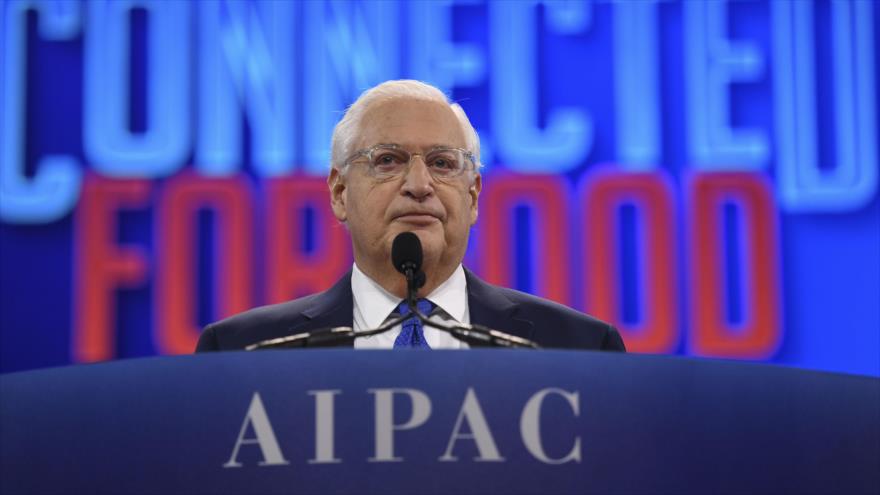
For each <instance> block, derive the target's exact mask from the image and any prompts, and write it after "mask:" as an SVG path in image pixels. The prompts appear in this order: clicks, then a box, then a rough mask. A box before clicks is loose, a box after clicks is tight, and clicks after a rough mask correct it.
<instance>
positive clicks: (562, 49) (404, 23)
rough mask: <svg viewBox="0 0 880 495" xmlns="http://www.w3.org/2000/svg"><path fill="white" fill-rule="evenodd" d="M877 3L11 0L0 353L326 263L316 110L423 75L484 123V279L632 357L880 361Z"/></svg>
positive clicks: (326, 277)
mask: <svg viewBox="0 0 880 495" xmlns="http://www.w3.org/2000/svg"><path fill="white" fill-rule="evenodd" d="M878 12H880V8H878V6H877V5H876V4H874V2H871V1H859V0H843V1H833V2H825V1H821V2H815V3H814V2H808V1H796V2H795V1H792V2H788V1H778V2H763V1H747V2H725V1H714V2H702V1H694V2H683V3H678V2H671V1H668V2H653V1H644V2H642V1H621V2H606V1H595V2H535V1H521V2H497V3H496V2H478V1H461V2H451V1H447V2H413V3H404V2H393V1H381V2H375V3H370V2H348V1H344V2H293V1H290V2H287V1H272V2H269V1H267V2H245V1H199V2H192V3H189V2H176V1H164V0H163V1H146V0H139V1H135V0H132V1H128V0H118V1H117V0H114V1H88V2H66V1H57V2H56V1H38V0H31V1H28V0H24V1H17V0H4V1H3V2H2V16H3V18H2V22H3V24H2V37H0V38H2V50H0V51H2V77H0V81H2V94H0V97H2V118H3V120H2V155H0V159H2V161H0V248H2V249H0V271H2V273H0V305H2V306H0V358H2V359H0V363H2V371H13V370H22V369H28V368H36V367H42V366H53V365H64V364H68V363H82V362H91V361H100V360H108V359H117V358H127V357H135V356H147V355H154V354H175V353H187V352H191V351H192V349H193V347H194V345H195V342H196V339H197V338H198V334H199V331H200V328H201V327H202V326H203V325H205V324H206V323H208V322H211V321H214V320H217V319H219V318H222V317H224V316H228V315H230V314H233V313H235V312H238V311H242V310H245V309H247V308H250V307H253V306H257V305H261V304H267V303H272V302H278V301H283V300H287V299H290V298H294V297H297V296H300V295H303V294H306V293H310V292H313V291H317V290H320V289H322V288H325V287H327V286H328V285H329V284H330V283H331V282H333V281H334V280H335V279H336V278H337V277H338V276H339V275H341V274H343V273H344V272H345V271H347V270H348V269H349V268H350V266H351V262H352V260H351V252H350V247H349V240H348V236H347V233H346V231H345V228H344V227H342V226H340V225H339V224H337V223H336V222H335V220H334V219H333V218H332V216H331V215H330V212H329V207H328V196H327V190H326V186H325V184H324V176H325V174H326V171H327V167H328V148H329V142H330V134H331V131H332V128H333V125H334V124H335V123H336V121H337V120H338V119H339V118H340V116H341V115H342V112H343V111H344V109H345V108H346V106H347V105H349V104H350V103H351V102H352V101H353V100H354V99H355V98H356V97H357V95H358V94H359V93H360V92H361V91H363V90H364V89H366V88H369V87H370V86H372V85H374V84H377V83H379V82H381V81H384V80H387V79H397V78H413V79H421V80H424V81H428V82H430V83H432V84H435V85H437V86H438V87H440V88H442V89H443V90H444V91H446V92H447V93H448V94H449V95H450V96H451V97H452V98H453V99H454V100H455V101H457V102H459V103H460V104H461V105H462V106H463V107H464V108H465V110H466V111H467V112H468V115H469V116H470V118H471V120H472V122H473V123H474V125H475V126H476V128H477V129H478V131H479V133H480V136H481V142H482V156H483V159H482V162H483V166H484V168H483V177H484V179H483V183H484V190H483V194H482V195H481V197H480V220H479V223H478V225H477V227H476V228H474V230H473V233H472V239H471V246H470V249H469V251H468V254H467V257H466V259H465V263H466V265H467V266H468V267H470V268H472V269H473V270H474V271H476V272H477V273H478V274H480V275H481V276H483V277H485V278H487V279H488V280H490V281H492V282H494V283H498V284H502V285H507V286H511V287H515V288H518V289H521V290H525V291H528V292H532V293H535V294H538V295H541V296H544V297H548V298H550V299H554V300H556V301H560V302H562V303H565V304H568V305H570V306H573V307H575V308H577V309H580V310H584V311H586V312H589V313H592V314H595V315H597V316H599V317H601V318H605V319H608V320H610V321H612V322H614V323H615V324H616V325H618V327H619V328H620V329H621V332H622V333H623V335H624V337H625V339H626V342H627V346H628V347H629V349H630V350H631V351H634V352H646V353H663V354H687V355H696V356H711V357H722V358H733V359H744V360H758V361H769V362H774V363H780V364H786V365H793V366H802V367H809V368H817V369H824V370H835V371H846V372H852V373H863V374H871V375H880V259H878V258H880V254H878V253H880V206H878V199H877V198H878V192H877V183H878V149H877V140H878V131H877V114H878V104H877V96H878V89H877V87H878V85H877V73H876V72H877V71H876V69H877V60H878V58H877V57H878V56H877V47H878V46H880V42H878V34H877V32H876V29H877V25H878V22H880V14H878ZM502 330H503V329H502Z"/></svg>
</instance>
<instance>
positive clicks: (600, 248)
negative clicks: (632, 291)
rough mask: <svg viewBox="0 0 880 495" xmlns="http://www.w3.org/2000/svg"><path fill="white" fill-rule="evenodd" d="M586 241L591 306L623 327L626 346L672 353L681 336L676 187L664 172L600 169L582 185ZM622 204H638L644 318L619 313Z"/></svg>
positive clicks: (585, 265) (591, 310)
mask: <svg viewBox="0 0 880 495" xmlns="http://www.w3.org/2000/svg"><path fill="white" fill-rule="evenodd" d="M580 191H581V193H580V198H579V199H580V202H581V211H582V212H583V217H582V220H583V224H582V225H581V229H580V230H581V235H582V246H583V247H584V250H585V254H586V259H585V262H584V263H583V281H584V284H585V286H586V290H585V293H584V301H585V304H584V307H585V308H586V311H587V312H588V313H590V314H593V315H595V316H597V317H599V318H602V319H604V320H606V321H610V322H613V323H614V324H615V326H617V328H618V329H619V330H620V332H621V334H622V335H623V337H624V341H625V342H626V347H627V349H628V350H630V351H635V352H652V353H663V352H672V351H674V350H675V346H676V344H677V343H678V339H679V328H678V317H677V315H678V297H677V294H678V278H677V273H678V272H677V267H676V265H677V263H676V259H677V258H676V240H677V238H678V237H677V236H678V233H677V232H676V222H675V207H674V205H673V193H672V186H671V185H670V181H669V178H668V177H667V176H666V175H665V174H664V173H662V172H650V173H646V172H620V171H616V170H612V169H603V168H599V169H596V170H595V171H593V172H590V173H589V174H588V175H587V176H586V178H585V180H584V182H583V184H582V187H581V189H580ZM623 204H632V205H634V206H635V207H636V208H637V211H638V215H639V218H640V220H641V222H640V223H641V224H642V225H643V228H642V232H643V239H644V242H642V243H641V246H640V249H639V250H638V252H637V253H636V256H637V258H638V259H639V260H640V263H638V265H639V267H640V268H641V270H640V272H641V273H639V279H640V280H639V281H640V283H639V286H640V287H641V288H642V290H640V291H639V295H640V297H639V299H640V300H639V301H638V305H639V307H640V308H641V311H640V312H639V313H640V315H641V317H640V321H639V322H637V323H635V324H627V323H625V322H623V319H622V318H621V317H620V315H621V313H622V311H621V310H620V308H621V305H622V301H621V300H620V299H621V291H620V284H621V260H620V259H619V258H620V256H619V253H620V249H619V246H618V235H617V232H618V228H619V227H618V215H617V211H618V209H619V208H620V207H621V205H623Z"/></svg>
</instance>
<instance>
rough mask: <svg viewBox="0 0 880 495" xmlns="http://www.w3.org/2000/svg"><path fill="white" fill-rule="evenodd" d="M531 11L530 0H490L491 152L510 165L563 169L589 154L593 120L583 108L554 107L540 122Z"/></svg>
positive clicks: (522, 169) (518, 168)
mask: <svg viewBox="0 0 880 495" xmlns="http://www.w3.org/2000/svg"><path fill="white" fill-rule="evenodd" d="M548 7H549V5H548ZM535 11H536V7H535V2H533V1H528V2H526V1H522V2H490V3H489V35H490V41H489V44H490V45H491V55H492V56H491V63H492V67H493V70H492V75H491V77H490V79H491V86H490V89H491V98H492V100H491V106H492V130H493V133H494V135H495V138H496V141H495V142H496V146H495V153H497V155H498V156H500V157H501V159H502V160H503V161H504V163H505V165H507V166H508V168H510V169H512V170H516V171H520V172H542V173H554V172H566V171H568V170H571V169H572V168H574V167H576V166H578V165H579V164H581V163H582V162H583V161H584V160H585V159H586V158H587V156H588V155H589V154H590V150H591V149H592V144H593V123H592V120H591V119H590V117H589V115H588V114H587V113H586V112H585V111H584V110H580V109H575V108H557V109H554V110H550V111H549V112H548V113H547V127H546V128H545V129H543V130H542V129H540V128H538V88H537V74H538V67H537V60H538V59H537V54H536V51H537V50H536V46H537V32H536V31H537V29H536V26H535V24H536V15H535ZM560 17H561V16H560ZM581 17H582V18H585V19H587V18H588V17H584V16H581ZM553 22H555V23H556V24H564V23H562V22H558V21H553ZM557 27H559V26H557Z"/></svg>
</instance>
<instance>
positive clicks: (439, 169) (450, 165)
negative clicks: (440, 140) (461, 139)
mask: <svg viewBox="0 0 880 495" xmlns="http://www.w3.org/2000/svg"><path fill="white" fill-rule="evenodd" d="M425 164H426V165H427V166H428V169H429V170H430V171H431V173H432V174H434V175H435V176H438V177H453V176H456V175H458V174H460V173H461V172H462V170H464V165H465V158H464V154H463V153H462V152H461V151H459V150H450V149H439V150H434V151H432V152H430V153H428V156H427V157H425Z"/></svg>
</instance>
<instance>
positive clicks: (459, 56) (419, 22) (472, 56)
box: [408, 0, 486, 95]
mask: <svg viewBox="0 0 880 495" xmlns="http://www.w3.org/2000/svg"><path fill="white" fill-rule="evenodd" d="M408 7H409V24H408V26H409V39H410V43H409V72H410V74H411V75H412V77H413V78H414V79H418V80H420V81H425V82H427V83H430V84H433V85H434V86H437V87H438V88H440V90H441V91H443V92H444V93H446V94H448V95H451V94H452V87H453V86H475V85H477V84H480V83H482V82H483V80H484V79H485V77H486V54H485V52H484V51H483V47H481V46H479V45H477V44H476V43H463V42H453V41H452V11H451V10H452V9H451V8H452V2H451V1H449V0H447V1H435V2H412V3H410V4H409V6H408ZM426 23H427V25H428V26H429V28H428V29H425V25H426Z"/></svg>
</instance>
